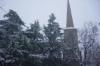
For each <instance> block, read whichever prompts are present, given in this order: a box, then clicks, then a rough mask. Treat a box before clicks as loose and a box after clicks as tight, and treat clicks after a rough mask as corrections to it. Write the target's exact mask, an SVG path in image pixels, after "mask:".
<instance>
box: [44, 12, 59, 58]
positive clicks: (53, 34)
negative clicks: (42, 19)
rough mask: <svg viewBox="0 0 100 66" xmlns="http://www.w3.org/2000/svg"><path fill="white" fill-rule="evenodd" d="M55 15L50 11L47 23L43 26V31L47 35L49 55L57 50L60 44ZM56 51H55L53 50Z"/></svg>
mask: <svg viewBox="0 0 100 66" xmlns="http://www.w3.org/2000/svg"><path fill="white" fill-rule="evenodd" d="M55 19H56V17H55V16H54V14H53V13H52V14H51V15H50V17H49V20H48V25H47V26H44V33H45V35H46V37H47V41H48V43H49V53H50V56H52V55H53V54H52V53H54V52H55V51H57V50H58V48H59V46H60V44H59V40H58V39H59V38H60V36H61V32H60V30H61V29H60V27H59V24H58V23H57V22H55ZM55 53H56V52H55Z"/></svg>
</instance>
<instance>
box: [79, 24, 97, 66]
mask: <svg viewBox="0 0 100 66" xmlns="http://www.w3.org/2000/svg"><path fill="white" fill-rule="evenodd" d="M97 35H98V28H97V25H95V24H93V23H89V24H86V25H85V26H84V29H82V31H81V32H80V34H79V36H80V40H79V41H80V44H81V45H82V46H83V53H84V54H83V57H84V59H83V65H84V66H86V65H87V64H91V63H93V60H92V59H93V55H94V52H93V48H94V46H95V45H96V44H97ZM92 65H93V64H92Z"/></svg>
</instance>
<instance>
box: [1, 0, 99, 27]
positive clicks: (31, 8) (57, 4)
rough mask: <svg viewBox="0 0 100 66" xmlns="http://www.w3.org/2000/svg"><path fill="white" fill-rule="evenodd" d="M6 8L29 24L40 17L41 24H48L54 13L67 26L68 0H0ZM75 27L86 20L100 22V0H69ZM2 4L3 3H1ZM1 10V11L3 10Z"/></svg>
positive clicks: (60, 22)
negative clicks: (50, 16)
mask: <svg viewBox="0 0 100 66" xmlns="http://www.w3.org/2000/svg"><path fill="white" fill-rule="evenodd" d="M0 1H2V2H3V8H4V9H5V10H8V9H13V10H14V11H16V12H17V13H18V14H19V16H20V17H21V18H22V20H23V21H24V22H25V23H26V24H27V25H29V24H30V23H33V22H34V20H35V19H38V20H39V22H40V25H41V26H43V25H44V24H47V23H48V22H47V21H48V18H49V15H50V14H51V13H54V14H55V16H56V18H57V19H56V21H57V22H59V24H60V26H61V27H62V28H65V26H66V10H67V0H0ZM69 1H70V5H71V9H72V16H73V20H74V24H75V27H77V28H80V27H82V26H83V24H84V23H86V22H90V21H92V22H100V0H69ZM1 4H2V3H1ZM1 11H2V10H1ZM1 11H0V12H1Z"/></svg>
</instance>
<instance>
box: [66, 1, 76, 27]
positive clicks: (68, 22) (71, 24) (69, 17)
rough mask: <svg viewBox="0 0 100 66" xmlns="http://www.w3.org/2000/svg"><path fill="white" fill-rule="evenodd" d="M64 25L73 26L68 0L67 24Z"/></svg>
mask: <svg viewBox="0 0 100 66" xmlns="http://www.w3.org/2000/svg"><path fill="white" fill-rule="evenodd" d="M66 27H74V25H73V18H72V14H71V8H70V4H69V0H68V1H67V25H66Z"/></svg>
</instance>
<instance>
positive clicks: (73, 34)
mask: <svg viewBox="0 0 100 66" xmlns="http://www.w3.org/2000/svg"><path fill="white" fill-rule="evenodd" d="M64 46H65V50H64V58H69V59H70V58H79V57H78V56H79V55H78V54H79V52H78V51H79V48H78V36H77V29H76V28H74V23H73V18H72V14H71V8H70V4H69V0H68V2H67V20H66V29H65V30H64Z"/></svg>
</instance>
